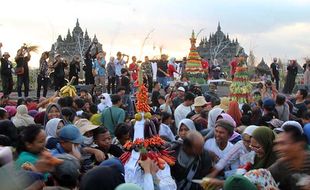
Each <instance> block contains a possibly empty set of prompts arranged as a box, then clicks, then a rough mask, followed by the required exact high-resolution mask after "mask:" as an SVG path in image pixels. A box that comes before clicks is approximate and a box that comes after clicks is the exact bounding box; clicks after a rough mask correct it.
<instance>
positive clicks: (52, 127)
mask: <svg viewBox="0 0 310 190" xmlns="http://www.w3.org/2000/svg"><path fill="white" fill-rule="evenodd" d="M63 126H64V122H63V120H62V119H59V118H53V119H51V120H49V121H48V122H47V123H46V126H45V133H46V136H47V137H46V145H45V147H46V148H48V149H50V150H52V149H54V148H56V145H57V143H59V139H58V135H57V133H58V131H59V130H60V129H61V128H62V127H63Z"/></svg>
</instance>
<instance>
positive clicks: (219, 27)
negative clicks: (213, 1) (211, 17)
mask: <svg viewBox="0 0 310 190" xmlns="http://www.w3.org/2000/svg"><path fill="white" fill-rule="evenodd" d="M217 31H221V23H220V22H218V25H217Z"/></svg>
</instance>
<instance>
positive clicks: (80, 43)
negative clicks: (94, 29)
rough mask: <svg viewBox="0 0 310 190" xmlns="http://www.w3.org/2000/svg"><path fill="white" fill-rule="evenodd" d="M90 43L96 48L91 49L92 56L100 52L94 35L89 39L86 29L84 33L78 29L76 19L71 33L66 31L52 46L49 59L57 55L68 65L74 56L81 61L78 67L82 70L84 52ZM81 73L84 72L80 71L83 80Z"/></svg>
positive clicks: (100, 45) (100, 47)
mask: <svg viewBox="0 0 310 190" xmlns="http://www.w3.org/2000/svg"><path fill="white" fill-rule="evenodd" d="M91 42H94V43H95V44H96V46H93V48H92V49H91V53H92V55H95V54H96V52H98V51H99V52H100V51H102V44H100V43H99V42H98V39H97V37H96V35H94V38H93V39H91V38H90V37H89V36H88V32H87V29H86V30H85V33H84V32H83V30H82V28H81V27H80V23H79V20H78V19H77V21H76V25H75V27H74V28H73V30H72V33H71V32H70V29H68V33H67V36H66V37H65V38H62V36H61V35H59V36H58V38H57V41H56V42H55V43H54V44H53V45H52V48H51V51H50V59H51V60H54V56H55V54H56V53H57V54H61V55H62V56H63V57H64V58H65V60H67V61H68V62H69V63H70V62H71V60H72V58H73V57H74V56H79V57H80V59H81V60H82V61H81V65H80V67H81V68H82V64H83V58H84V55H85V52H86V50H87V49H88V47H89V46H90V44H91ZM83 73H84V72H83V70H82V69H81V72H80V77H81V78H84V74H83Z"/></svg>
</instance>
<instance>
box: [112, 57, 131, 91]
mask: <svg viewBox="0 0 310 190" xmlns="http://www.w3.org/2000/svg"><path fill="white" fill-rule="evenodd" d="M124 57H127V61H125V60H124ZM128 59H129V56H128V55H125V54H122V53H121V52H120V51H119V52H117V54H116V59H115V61H114V65H115V75H116V79H115V84H116V85H115V86H116V87H118V86H119V84H120V79H121V77H122V72H121V70H122V68H125V66H126V63H128Z"/></svg>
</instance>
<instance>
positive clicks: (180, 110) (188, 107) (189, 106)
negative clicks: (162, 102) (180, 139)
mask: <svg viewBox="0 0 310 190" xmlns="http://www.w3.org/2000/svg"><path fill="white" fill-rule="evenodd" d="M194 99H195V95H194V94H193V93H191V92H187V93H186V94H185V97H184V102H183V103H182V104H180V105H179V106H178V107H177V108H176V109H175V111H174V119H175V125H176V126H179V123H180V121H181V120H182V119H185V118H186V116H187V114H188V113H189V112H191V111H193V110H194V107H193V104H194Z"/></svg>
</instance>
